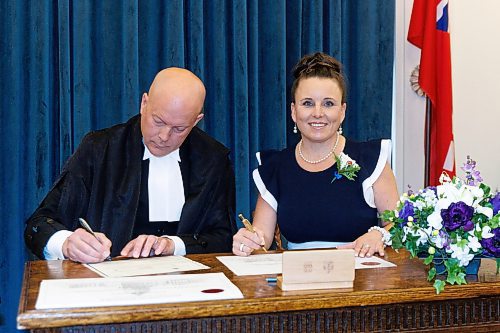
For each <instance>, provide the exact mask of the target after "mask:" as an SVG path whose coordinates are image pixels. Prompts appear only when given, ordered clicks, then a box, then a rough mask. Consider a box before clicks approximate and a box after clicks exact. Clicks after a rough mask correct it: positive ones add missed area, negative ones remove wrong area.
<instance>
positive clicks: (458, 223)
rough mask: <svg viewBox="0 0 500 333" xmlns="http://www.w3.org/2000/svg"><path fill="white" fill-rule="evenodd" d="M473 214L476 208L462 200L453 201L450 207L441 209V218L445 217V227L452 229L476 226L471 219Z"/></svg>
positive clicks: (469, 228) (470, 228)
mask: <svg viewBox="0 0 500 333" xmlns="http://www.w3.org/2000/svg"><path fill="white" fill-rule="evenodd" d="M473 214H474V208H472V207H470V206H467V204H465V202H462V201H459V202H454V203H452V204H451V205H450V206H449V207H448V209H441V218H442V219H443V222H444V227H445V228H446V229H448V230H450V231H453V230H455V229H458V228H460V227H463V228H464V231H468V230H472V228H474V224H473V223H472V221H471V219H472V215H473ZM466 229H468V230H466Z"/></svg>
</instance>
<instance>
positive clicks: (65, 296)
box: [35, 273, 243, 309]
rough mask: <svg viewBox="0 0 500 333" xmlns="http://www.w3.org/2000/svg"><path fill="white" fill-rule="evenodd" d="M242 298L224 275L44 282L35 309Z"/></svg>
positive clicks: (158, 276)
mask: <svg viewBox="0 0 500 333" xmlns="http://www.w3.org/2000/svg"><path fill="white" fill-rule="evenodd" d="M234 298H243V294H242V293H241V291H240V290H239V289H238V287H236V286H235V285H234V284H233V283H232V282H231V281H229V279H228V278H227V277H226V276H225V275H224V273H206V274H180V275H153V276H135V277H121V278H108V279H103V278H87V279H60V280H43V281H42V282H41V283H40V292H39V294H38V298H37V301H36V305H35V307H36V308H37V309H54V308H85V307H99V306H124V305H141V304H158V303H178V302H191V301H209V300H223V299H234Z"/></svg>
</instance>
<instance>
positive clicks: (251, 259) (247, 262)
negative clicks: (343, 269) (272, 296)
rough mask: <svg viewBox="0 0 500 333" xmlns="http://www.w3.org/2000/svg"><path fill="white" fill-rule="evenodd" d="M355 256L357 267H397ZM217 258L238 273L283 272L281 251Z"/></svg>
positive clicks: (375, 258) (373, 258)
mask: <svg viewBox="0 0 500 333" xmlns="http://www.w3.org/2000/svg"><path fill="white" fill-rule="evenodd" d="M355 258H356V262H355V269H366V268H385V267H396V265H395V264H393V263H392V262H389V261H387V260H384V259H381V258H379V257H375V256H373V257H370V258H360V257H355ZM217 259H218V260H219V261H220V262H222V263H223V264H224V265H225V266H226V267H227V268H229V269H230V270H231V271H232V272H233V273H234V274H236V275H261V274H281V273H282V255H281V253H273V254H256V255H251V256H248V257H239V256H223V257H217Z"/></svg>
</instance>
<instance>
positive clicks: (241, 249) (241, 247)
mask: <svg viewBox="0 0 500 333" xmlns="http://www.w3.org/2000/svg"><path fill="white" fill-rule="evenodd" d="M244 246H245V244H243V243H241V244H240V252H243V247H244Z"/></svg>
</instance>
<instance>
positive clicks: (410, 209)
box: [399, 200, 415, 227]
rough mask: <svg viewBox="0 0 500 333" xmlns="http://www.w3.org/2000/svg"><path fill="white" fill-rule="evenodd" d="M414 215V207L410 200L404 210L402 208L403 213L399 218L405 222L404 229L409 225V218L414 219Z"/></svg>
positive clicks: (400, 213)
mask: <svg viewBox="0 0 500 333" xmlns="http://www.w3.org/2000/svg"><path fill="white" fill-rule="evenodd" d="M414 214H415V210H414V207H413V203H412V202H411V201H409V200H406V201H405V203H404V204H403V208H401V211H400V212H399V218H400V219H403V222H401V226H402V227H404V226H405V225H406V224H407V223H408V216H411V217H413V215H414Z"/></svg>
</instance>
